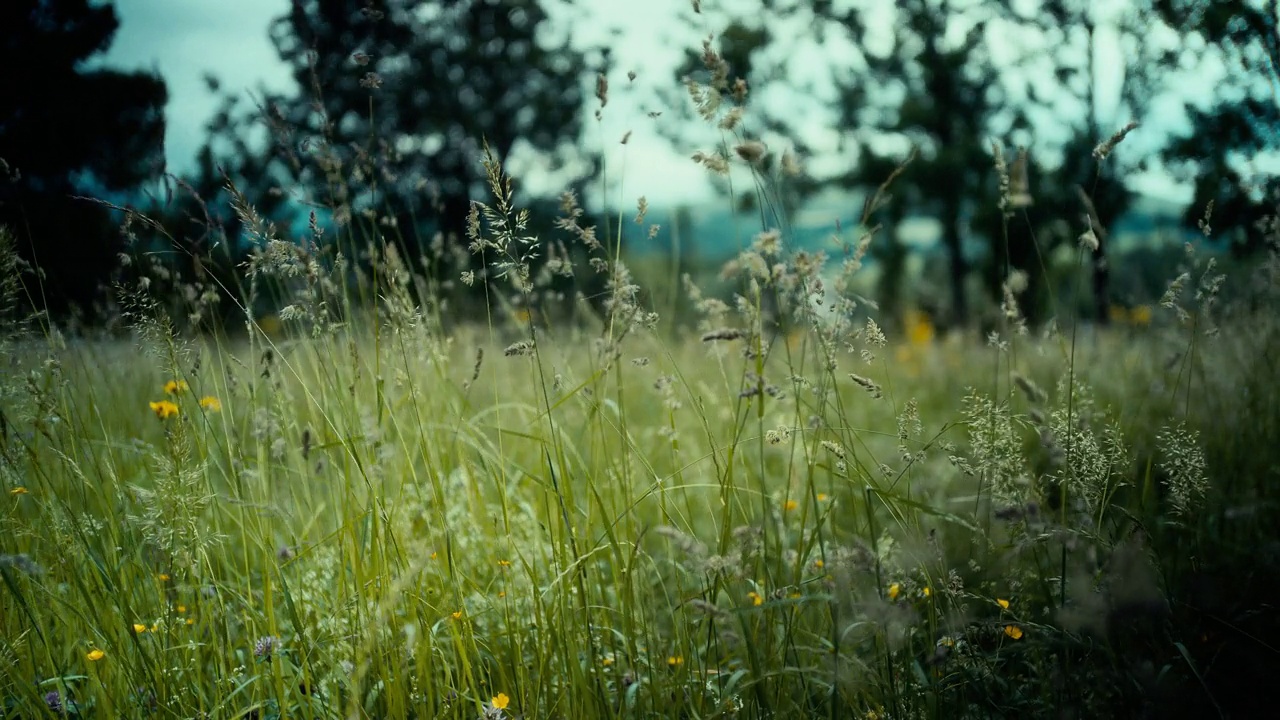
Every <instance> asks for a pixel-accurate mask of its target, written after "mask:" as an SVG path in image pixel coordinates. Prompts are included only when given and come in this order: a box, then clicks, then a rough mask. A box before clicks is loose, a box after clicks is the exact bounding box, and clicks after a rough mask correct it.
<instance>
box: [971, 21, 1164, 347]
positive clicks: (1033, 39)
mask: <svg viewBox="0 0 1280 720" xmlns="http://www.w3.org/2000/svg"><path fill="white" fill-rule="evenodd" d="M998 4H999V5H1000V7H1001V11H1002V19H1003V21H1004V22H1005V27H1006V28H1007V30H1006V32H1007V34H1008V36H1010V37H1013V38H1019V41H1018V42H1016V43H1012V45H1013V46H1014V49H1012V50H1011V52H1012V53H1013V54H1015V59H1014V60H1013V62H1012V65H1013V66H1014V67H1016V68H1017V71H1016V72H1012V73H1006V74H1005V82H1006V84H1007V86H1008V91H1009V92H1010V94H1011V99H1012V100H1013V102H1014V103H1015V104H1016V105H1017V106H1018V107H1019V108H1020V109H1021V111H1022V112H1025V113H1028V114H1034V117H1028V118H1027V119H1026V120H1025V121H1024V125H1025V126H1027V132H1024V133H1023V135H1024V137H1025V139H1026V140H1028V142H1027V146H1028V147H1027V150H1028V151H1029V152H1028V154H1027V155H1026V156H1025V161H1024V162H1025V163H1026V166H1025V167H1024V168H1023V171H1024V173H1025V174H1023V175H1022V179H1023V180H1024V181H1025V182H1024V185H1025V187H1024V188H1023V191H1024V194H1023V195H1022V196H1021V197H1016V195H1017V193H1015V197H1013V198H1012V200H1013V201H1014V202H1013V205H1014V206H1015V207H1012V208H1005V209H1004V210H1008V211H1012V212H1011V213H1010V223H1009V226H1008V235H1007V236H1006V237H1004V238H1001V237H999V236H997V237H996V238H995V240H994V241H993V243H992V253H991V262H990V264H989V269H988V272H987V273H986V277H987V282H988V287H989V289H990V291H991V292H992V294H993V296H995V297H997V298H998V297H999V296H1000V294H1001V284H1002V282H1003V278H1004V277H1005V276H1007V274H1008V272H1009V271H1010V270H1012V269H1017V270H1021V271H1023V272H1024V273H1026V275H1027V278H1028V289H1027V291H1026V292H1025V293H1024V294H1023V298H1022V300H1023V303H1022V309H1023V312H1024V314H1025V315H1026V316H1027V317H1028V318H1029V319H1031V320H1033V321H1034V320H1036V319H1038V318H1040V317H1041V315H1042V312H1043V310H1044V308H1045V303H1046V301H1047V299H1048V298H1047V293H1046V291H1047V290H1048V287H1047V282H1046V278H1045V277H1044V274H1045V272H1046V270H1047V258H1048V257H1049V256H1050V255H1051V254H1052V253H1053V251H1054V250H1055V249H1056V248H1057V247H1058V246H1059V245H1061V244H1062V243H1063V242H1074V241H1076V240H1077V239H1078V238H1079V237H1080V236H1081V235H1083V234H1084V233H1085V231H1086V230H1092V232H1093V237H1094V238H1095V239H1096V240H1097V244H1096V247H1095V248H1094V249H1093V250H1092V251H1091V252H1090V255H1091V257H1090V266H1091V267H1090V275H1091V278H1092V286H1093V302H1092V308H1093V312H1092V313H1091V315H1092V319H1093V320H1094V321H1096V322H1099V323H1106V322H1107V321H1108V318H1109V308H1110V304H1111V301H1110V295H1111V292H1110V268H1109V260H1108V252H1109V249H1110V248H1109V244H1110V235H1111V230H1112V228H1113V227H1114V225H1115V223H1116V221H1117V220H1119V218H1120V217H1121V216H1122V215H1124V213H1125V212H1126V211H1127V210H1128V209H1129V208H1130V206H1131V205H1132V204H1133V201H1134V198H1135V195H1134V193H1133V192H1132V191H1131V190H1130V188H1129V187H1128V186H1127V185H1126V183H1125V178H1126V177H1127V176H1129V175H1130V174H1132V173H1134V172H1136V171H1138V170H1139V169H1141V168H1142V167H1144V166H1145V161H1144V160H1143V159H1142V158H1140V157H1139V156H1137V155H1135V154H1132V153H1127V152H1125V150H1124V148H1123V147H1109V145H1108V144H1109V143H1111V141H1112V138H1113V136H1115V134H1116V133H1117V132H1120V131H1122V130H1123V129H1124V128H1125V127H1126V125H1127V124H1128V122H1130V121H1131V120H1133V119H1138V118H1142V117H1144V116H1145V115H1146V113H1147V112H1148V111H1149V110H1150V108H1151V105H1152V101H1153V98H1154V96H1155V94H1156V93H1157V92H1158V88H1159V82H1160V81H1161V79H1162V78H1164V77H1165V76H1166V75H1165V73H1166V72H1167V71H1168V70H1169V68H1168V67H1167V66H1166V65H1165V64H1163V63H1161V62H1160V60H1161V58H1160V56H1159V55H1158V53H1155V52H1152V50H1153V49H1154V48H1155V47H1157V46H1158V45H1157V43H1154V42H1152V41H1149V40H1148V39H1147V38H1146V37H1145V34H1146V33H1148V32H1149V31H1150V30H1151V29H1152V27H1153V25H1154V23H1155V22H1157V19H1156V18H1154V17H1153V16H1152V14H1151V13H1150V12H1149V10H1146V9H1144V8H1142V7H1140V6H1138V5H1135V4H1128V5H1109V6H1106V7H1103V6H1100V5H1098V4H1097V3H1092V2H1087V0H1043V1H1042V2H1039V3H1035V4H1028V3H1025V2H1017V1H1016V0H1000V2H999V3H998ZM1108 45H1109V46H1110V49H1111V52H1110V53H1109V54H1108V52H1107V50H1108V47H1107V46H1108ZM1104 57H1111V58H1114V59H1113V60H1112V62H1114V61H1115V60H1118V61H1119V62H1120V63H1121V65H1120V66H1119V67H1116V66H1114V65H1112V66H1110V67H1102V66H1101V63H1102V62H1105V61H1104V60H1102V58H1104ZM1104 76H1106V77H1104ZM1116 76H1118V77H1119V83H1118V87H1117V90H1118V92H1117V94H1116V95H1115V96H1114V97H1110V96H1108V97H1104V96H1103V93H1104V92H1106V90H1107V89H1110V87H1111V86H1112V83H1111V82H1109V81H1108V80H1109V79H1112V80H1113V79H1114V78H1116ZM1032 128H1034V131H1035V132H1034V133H1031V132H1030V130H1031V129H1032ZM1055 135H1056V136H1059V137H1065V138H1066V140H1065V142H1063V141H1054V140H1052V139H1050V138H1052V137H1053V136H1055ZM1031 178H1034V182H1031V181H1030V179H1031ZM984 209H985V212H984V213H982V214H981V215H980V217H978V218H976V221H977V222H979V223H981V224H983V225H986V226H988V227H996V226H997V223H998V222H999V220H998V216H999V214H1000V213H1001V212H1003V211H1002V210H1001V209H1000V208H997V207H995V206H988V207H986V208H984ZM1064 307H1065V306H1064ZM1060 309H1062V308H1060Z"/></svg>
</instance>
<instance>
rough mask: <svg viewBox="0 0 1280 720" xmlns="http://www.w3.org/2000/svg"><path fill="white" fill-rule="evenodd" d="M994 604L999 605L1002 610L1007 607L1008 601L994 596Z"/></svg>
mask: <svg viewBox="0 0 1280 720" xmlns="http://www.w3.org/2000/svg"><path fill="white" fill-rule="evenodd" d="M996 604H997V605H999V606H1000V608H1001V609H1002V610H1008V609H1009V601H1008V600H1005V599H1004V598H996Z"/></svg>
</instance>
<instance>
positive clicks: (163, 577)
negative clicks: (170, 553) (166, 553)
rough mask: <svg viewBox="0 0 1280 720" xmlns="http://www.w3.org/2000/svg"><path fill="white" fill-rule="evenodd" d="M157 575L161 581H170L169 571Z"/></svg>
mask: <svg viewBox="0 0 1280 720" xmlns="http://www.w3.org/2000/svg"><path fill="white" fill-rule="evenodd" d="M156 577H157V578H159V579H160V582H169V573H160V574H159V575H157V576H156Z"/></svg>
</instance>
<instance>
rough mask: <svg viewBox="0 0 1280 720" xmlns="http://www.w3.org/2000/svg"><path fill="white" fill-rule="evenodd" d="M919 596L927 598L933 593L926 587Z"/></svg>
mask: <svg viewBox="0 0 1280 720" xmlns="http://www.w3.org/2000/svg"><path fill="white" fill-rule="evenodd" d="M920 594H922V595H924V596H925V597H929V596H930V595H932V594H933V591H932V590H930V589H929V588H927V587H926V588H925V589H924V590H921V591H920Z"/></svg>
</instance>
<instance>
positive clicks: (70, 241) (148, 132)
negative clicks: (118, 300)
mask: <svg viewBox="0 0 1280 720" xmlns="http://www.w3.org/2000/svg"><path fill="white" fill-rule="evenodd" d="M118 26H119V21H118V20H117V18H116V15H115V10H114V8H113V7H112V6H111V5H110V4H98V3H90V2H89V1H88V0H6V2H4V3H0V67H3V68H5V70H4V71H3V72H0V159H3V161H4V162H3V165H0V170H3V171H4V172H2V173H0V224H3V225H8V226H9V227H10V228H11V229H12V231H13V232H14V234H15V235H16V237H17V239H18V242H17V245H18V250H19V253H20V254H21V255H22V256H23V257H24V258H25V259H26V260H27V261H28V262H33V263H34V264H36V265H38V266H39V267H40V268H41V270H42V271H43V273H44V275H43V279H42V281H41V283H40V288H39V292H40V293H41V294H42V295H43V297H42V298H36V301H37V304H45V305H46V306H47V309H48V310H50V311H51V312H53V313H55V314H62V313H65V312H66V311H68V310H70V309H71V308H73V307H76V308H80V309H85V308H86V307H87V306H88V305H89V304H90V303H91V302H92V301H94V300H95V299H96V297H97V290H98V288H99V287H100V286H101V285H102V283H103V282H105V281H106V280H107V279H108V277H109V273H110V270H111V268H113V267H115V266H116V254H117V253H118V252H119V250H120V249H121V248H122V246H123V240H122V238H121V235H120V233H119V232H117V231H116V229H115V228H113V224H112V217H111V213H110V212H109V211H108V210H107V209H106V208H105V207H103V206H101V205H97V204H94V203H92V202H89V201H85V200H77V199H74V198H73V196H75V195H77V194H81V193H84V194H94V195H99V194H108V195H110V194H122V193H127V192H129V191H131V190H134V189H136V188H137V187H138V186H139V185H140V184H142V183H143V182H144V181H147V180H149V179H152V178H154V177H156V176H158V175H159V173H160V172H162V171H163V142H164V113H163V108H164V104H165V102H166V100H167V97H168V95H167V92H166V89H165V85H164V83H163V82H162V81H161V80H160V79H159V78H158V77H156V76H154V75H151V74H147V73H124V72H118V71H114V70H108V69H102V68H94V69H90V68H86V67H85V64H86V62H87V61H89V60H91V59H92V58H93V57H94V56H96V55H98V54H99V53H102V52H104V51H105V50H106V49H107V48H108V47H109V46H110V44H111V39H112V37H113V36H114V34H115V31H116V29H117V27H118Z"/></svg>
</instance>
